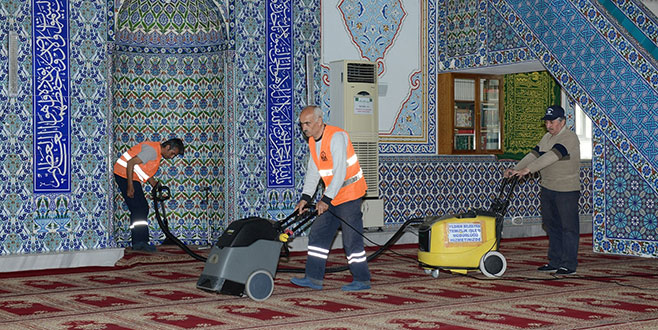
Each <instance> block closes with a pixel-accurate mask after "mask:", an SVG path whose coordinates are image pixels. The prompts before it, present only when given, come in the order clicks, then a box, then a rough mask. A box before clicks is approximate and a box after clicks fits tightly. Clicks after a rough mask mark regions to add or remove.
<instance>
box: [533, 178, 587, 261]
mask: <svg viewBox="0 0 658 330" xmlns="http://www.w3.org/2000/svg"><path fill="white" fill-rule="evenodd" d="M579 198H580V191H567V192H562V191H553V190H550V189H546V188H544V187H541V192H540V201H541V217H542V221H543V223H544V226H545V227H546V231H547V233H548V264H549V265H551V266H553V267H555V268H559V267H564V268H567V269H569V270H576V267H578V240H579V239H580V216H579V212H578V199H579Z"/></svg>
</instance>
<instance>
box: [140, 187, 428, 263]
mask: <svg viewBox="0 0 658 330" xmlns="http://www.w3.org/2000/svg"><path fill="white" fill-rule="evenodd" d="M151 197H152V198H153V206H154V207H155V219H156V220H157V221H158V225H160V229H162V232H163V233H164V235H165V237H166V238H168V239H170V240H171V241H172V242H174V244H176V245H177V246H178V247H180V248H181V249H182V250H183V251H184V252H185V253H187V254H188V255H189V256H191V257H192V258H194V259H196V260H198V261H201V262H206V260H207V259H208V258H206V257H204V256H202V255H199V254H198V253H195V252H194V251H192V250H191V249H190V248H189V247H188V246H187V245H185V243H183V242H182V241H181V240H180V239H178V237H176V236H175V235H174V234H173V233H172V232H171V231H170V230H169V221H167V219H166V218H165V219H163V216H162V215H161V214H160V208H162V214H163V215H164V214H166V213H165V210H164V203H163V202H164V201H166V200H168V199H169V198H170V197H171V193H170V191H169V187H167V186H162V185H160V184H159V183H158V184H157V185H156V186H155V187H154V188H153V189H152V190H151ZM340 220H341V221H343V220H342V219H340ZM423 221H424V219H423V218H414V219H409V220H407V221H405V222H404V223H403V224H402V226H401V227H400V228H399V229H398V230H397V231H396V232H395V234H393V236H392V237H391V238H390V239H389V240H388V241H387V242H386V243H385V244H384V245H382V246H380V247H379V249H377V251H375V252H373V253H372V254H370V255H369V256H368V257H366V261H367V262H370V261H371V260H374V259H376V258H377V257H379V255H380V254H382V253H383V252H384V251H386V250H388V249H390V248H391V246H392V245H393V244H395V243H396V242H397V241H398V240H399V239H400V237H402V235H403V234H404V232H405V230H406V229H407V227H408V226H409V225H412V224H418V223H422V222H423ZM343 223H345V224H347V223H346V222H345V221H343ZM347 225H348V226H349V224H347ZM350 227H351V226H350ZM353 229H354V228H353ZM362 236H363V235H362ZM364 238H365V236H364ZM348 269H349V266H338V267H330V268H327V269H326V270H325V273H337V272H342V271H345V270H348ZM277 271H278V272H282V273H303V272H305V269H304V268H277Z"/></svg>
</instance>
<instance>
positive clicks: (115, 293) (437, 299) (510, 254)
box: [0, 236, 658, 330]
mask: <svg viewBox="0 0 658 330" xmlns="http://www.w3.org/2000/svg"><path fill="white" fill-rule="evenodd" d="M546 246H547V241H546V238H534V239H521V240H503V242H502V243H501V250H500V251H501V252H502V253H503V255H504V256H505V257H506V259H507V263H508V265H507V271H506V272H505V274H504V275H503V277H502V278H500V279H495V280H491V279H487V278H486V277H484V276H483V275H482V274H480V273H479V272H477V271H473V272H469V273H468V276H462V275H455V274H450V273H448V272H441V274H440V275H439V278H433V277H431V276H429V275H426V274H425V273H424V272H423V270H422V269H420V268H419V267H418V265H417V264H416V261H415V259H416V252H417V251H416V247H415V246H413V245H403V246H397V247H395V249H394V250H395V252H397V253H398V254H402V255H404V256H406V257H402V256H399V255H397V254H394V253H391V252H387V253H385V254H383V255H382V256H380V257H379V258H378V259H376V260H374V261H372V262H371V263H370V269H371V272H372V277H373V281H372V285H373V288H372V289H371V290H368V291H361V292H351V293H346V292H343V291H341V290H340V287H341V286H342V285H343V284H345V283H348V282H349V281H350V280H351V277H350V275H349V273H348V272H341V273H331V274H327V277H326V280H325V283H324V289H323V290H322V291H313V290H310V289H305V288H298V287H295V286H293V285H291V284H290V283H289V280H290V278H291V277H292V276H298V275H296V274H291V273H277V275H276V279H275V288H274V293H273V294H272V296H271V297H270V298H269V299H267V300H265V301H263V302H255V301H253V300H251V299H249V298H247V297H236V296H228V295H219V294H212V293H206V292H203V291H200V290H197V289H196V287H195V284H196V280H197V279H198V277H199V274H200V273H201V271H202V269H203V266H204V264H203V263H201V262H198V261H195V260H193V259H192V258H190V257H188V256H187V255H185V254H183V253H182V252H181V251H180V250H178V249H177V248H176V247H174V246H166V247H162V246H161V247H159V248H158V252H157V253H155V254H143V253H137V252H132V251H131V250H130V249H127V250H126V256H125V257H124V258H123V259H122V260H120V261H119V263H118V264H117V266H116V267H114V268H81V269H66V270H46V271H33V272H21V273H0V280H1V281H2V285H1V286H0V329H21V330H24V329H197V328H210V329H524V328H541V329H631V328H632V329H658V294H657V290H658V260H655V259H648V258H633V257H622V256H611V255H601V254H594V253H592V252H591V237H590V236H584V237H582V239H581V249H580V257H579V260H580V265H579V268H578V273H577V275H573V276H569V277H566V278H559V279H557V278H555V277H554V276H552V275H549V274H542V273H538V272H537V271H535V269H536V268H537V267H538V266H540V265H542V264H544V263H545V251H546ZM207 251H208V250H202V251H201V253H204V252H207ZM305 259H306V256H305V254H304V253H295V254H293V256H292V257H291V258H290V260H288V261H283V259H282V261H281V263H280V266H281V267H303V263H304V261H305ZM344 263H345V258H344V255H343V253H342V251H332V254H331V256H330V260H329V266H335V265H343V264H344Z"/></svg>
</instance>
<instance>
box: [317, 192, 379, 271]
mask: <svg viewBox="0 0 658 330" xmlns="http://www.w3.org/2000/svg"><path fill="white" fill-rule="evenodd" d="M361 203H362V200H361V199H357V200H353V201H350V202H345V203H343V204H340V205H338V206H333V205H329V209H328V210H327V211H326V212H324V213H322V215H320V216H318V217H317V218H316V219H315V221H314V222H313V225H312V226H311V232H310V233H309V237H308V246H309V249H308V258H307V260H306V277H307V278H308V279H310V280H311V281H313V282H315V283H317V284H321V283H322V280H323V279H324V272H325V266H326V263H327V257H328V256H329V250H330V249H331V243H332V242H333V240H334V237H335V235H336V232H337V231H338V228H341V230H342V233H343V234H342V237H343V248H344V249H345V255H346V256H347V259H348V263H349V267H350V272H352V277H353V279H354V280H355V281H361V282H367V281H370V271H369V270H368V263H367V262H366V260H365V257H366V254H365V250H364V247H363V236H361V235H363V218H362V217H363V214H362V213H361ZM341 219H342V220H344V221H345V222H347V223H349V224H350V225H351V227H350V226H347V225H346V224H344V223H343V222H342V221H341ZM352 227H353V228H352Z"/></svg>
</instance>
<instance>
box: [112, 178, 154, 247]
mask: <svg viewBox="0 0 658 330" xmlns="http://www.w3.org/2000/svg"><path fill="white" fill-rule="evenodd" d="M114 180H115V181H116V182H117V185H118V186H119V190H120V191H121V195H122V196H123V199H124V200H125V201H126V205H128V210H129V211H130V225H131V229H130V234H131V237H132V244H133V246H134V245H135V243H139V242H142V243H148V241H149V228H148V225H137V226H136V225H135V222H137V221H146V222H148V217H149V204H148V202H147V200H146V196H144V189H143V188H142V184H141V183H140V182H139V181H132V183H133V185H134V187H135V196H134V197H133V198H129V197H128V195H127V189H128V182H129V181H128V180H126V179H125V178H122V177H121V176H119V175H116V174H114Z"/></svg>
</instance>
